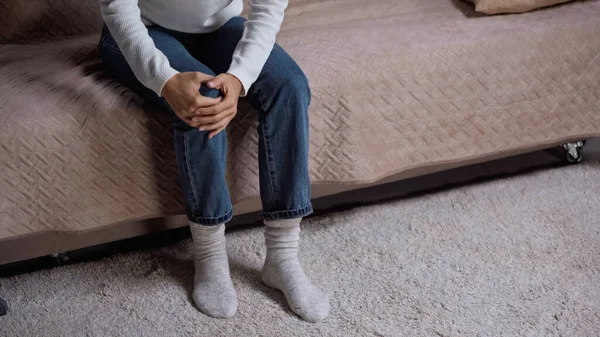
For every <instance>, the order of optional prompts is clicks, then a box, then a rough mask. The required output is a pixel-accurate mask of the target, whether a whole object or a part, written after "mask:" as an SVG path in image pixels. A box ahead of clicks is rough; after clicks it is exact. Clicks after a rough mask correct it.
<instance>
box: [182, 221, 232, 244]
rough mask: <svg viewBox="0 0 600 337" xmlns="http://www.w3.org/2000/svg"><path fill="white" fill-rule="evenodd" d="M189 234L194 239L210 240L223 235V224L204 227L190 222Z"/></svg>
mask: <svg viewBox="0 0 600 337" xmlns="http://www.w3.org/2000/svg"><path fill="white" fill-rule="evenodd" d="M189 224H190V232H191V233H192V238H194V239H202V240H205V239H210V238H215V237H219V236H223V235H225V224H219V225H213V226H205V225H200V224H197V223H195V222H192V221H190V222H189Z"/></svg>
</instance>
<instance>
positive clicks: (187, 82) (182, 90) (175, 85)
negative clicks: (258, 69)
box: [162, 72, 243, 139]
mask: <svg viewBox="0 0 600 337" xmlns="http://www.w3.org/2000/svg"><path fill="white" fill-rule="evenodd" d="M202 83H206V85H207V86H208V87H209V88H211V89H217V90H220V91H221V95H220V96H219V97H217V98H212V97H206V96H203V95H201V94H200V91H199V89H200V85H201V84H202ZM242 89H243V87H242V83H241V82H240V81H239V80H238V79H237V77H235V76H233V75H231V74H220V75H218V76H216V77H213V76H211V75H207V74H203V73H200V72H185V73H178V74H176V75H174V76H173V77H171V78H170V79H169V80H168V81H167V83H166V84H165V86H164V87H163V89H162V96H163V97H164V98H165V99H166V100H167V103H169V105H170V106H171V108H172V109H173V111H174V112H175V114H176V115H177V117H179V118H180V119H181V120H183V121H184V122H185V123H187V124H188V125H189V126H191V127H193V128H197V129H199V130H200V131H210V133H209V134H208V138H209V139H211V138H213V137H214V136H216V135H217V134H219V132H221V131H223V130H225V128H226V127H227V125H228V124H229V122H231V120H232V119H233V118H234V117H235V115H236V114H237V105H238V97H239V96H240V93H241V92H242Z"/></svg>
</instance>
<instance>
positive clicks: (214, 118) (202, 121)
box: [192, 109, 237, 126]
mask: <svg viewBox="0 0 600 337" xmlns="http://www.w3.org/2000/svg"><path fill="white" fill-rule="evenodd" d="M236 112H237V111H236V109H227V110H224V111H222V112H220V113H218V114H216V115H210V116H195V117H192V121H193V122H194V123H198V125H199V126H204V125H210V124H215V123H218V122H220V121H221V120H223V119H225V118H227V117H229V116H231V115H233V114H235V113H236Z"/></svg>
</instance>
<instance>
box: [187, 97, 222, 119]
mask: <svg viewBox="0 0 600 337" xmlns="http://www.w3.org/2000/svg"><path fill="white" fill-rule="evenodd" d="M222 102H223V97H222V96H219V97H216V98H213V97H207V96H203V95H200V93H198V96H196V99H195V100H194V103H193V104H192V106H191V107H190V111H191V114H192V115H193V114H194V111H196V110H197V109H200V108H207V107H212V106H216V105H217V104H220V103H222Z"/></svg>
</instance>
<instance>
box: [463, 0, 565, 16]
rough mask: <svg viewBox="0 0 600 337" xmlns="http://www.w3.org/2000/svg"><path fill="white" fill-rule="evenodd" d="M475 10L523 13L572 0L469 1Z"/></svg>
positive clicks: (497, 12) (492, 12) (491, 12)
mask: <svg viewBox="0 0 600 337" xmlns="http://www.w3.org/2000/svg"><path fill="white" fill-rule="evenodd" d="M468 1H470V2H472V3H474V4H475V10H476V11H478V12H481V13H485V14H500V13H522V12H527V11H530V10H534V9H537V8H541V7H546V6H552V5H556V4H560V3H563V2H568V1H572V0H468Z"/></svg>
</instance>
